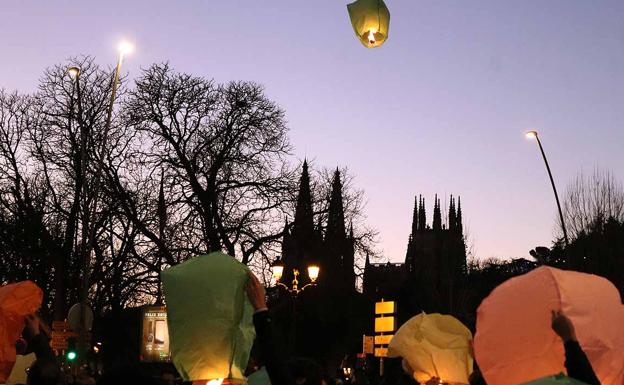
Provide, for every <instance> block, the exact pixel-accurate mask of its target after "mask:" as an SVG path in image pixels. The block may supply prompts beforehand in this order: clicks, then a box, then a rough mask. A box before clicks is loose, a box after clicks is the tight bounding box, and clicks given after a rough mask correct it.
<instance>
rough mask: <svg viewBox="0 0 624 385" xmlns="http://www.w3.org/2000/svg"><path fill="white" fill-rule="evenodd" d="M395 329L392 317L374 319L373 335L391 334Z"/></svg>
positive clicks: (394, 321)
mask: <svg viewBox="0 0 624 385" xmlns="http://www.w3.org/2000/svg"><path fill="white" fill-rule="evenodd" d="M395 328H396V320H395V318H394V317H393V316H390V317H377V318H375V333H392V332H394V329H395Z"/></svg>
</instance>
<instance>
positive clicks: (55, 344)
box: [50, 321, 78, 350]
mask: <svg viewBox="0 0 624 385" xmlns="http://www.w3.org/2000/svg"><path fill="white" fill-rule="evenodd" d="M50 337H51V339H50V348H52V349H53V350H67V348H68V346H69V344H68V343H67V339H68V338H75V337H78V333H75V332H72V331H71V327H70V325H69V322H67V321H53V322H52V335H51V336H50Z"/></svg>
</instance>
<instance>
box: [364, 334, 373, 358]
mask: <svg viewBox="0 0 624 385" xmlns="http://www.w3.org/2000/svg"><path fill="white" fill-rule="evenodd" d="M362 352H363V353H364V354H373V353H374V352H375V339H374V337H373V336H363V337H362Z"/></svg>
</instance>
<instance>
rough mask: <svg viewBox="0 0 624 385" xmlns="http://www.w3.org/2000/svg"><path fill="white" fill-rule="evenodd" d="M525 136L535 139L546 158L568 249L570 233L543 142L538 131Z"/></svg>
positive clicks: (532, 131) (529, 132)
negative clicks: (567, 229)
mask: <svg viewBox="0 0 624 385" xmlns="http://www.w3.org/2000/svg"><path fill="white" fill-rule="evenodd" d="M525 135H526V137H527V139H535V140H536V141H537V145H538V146H539V149H540V152H541V153H542V158H544V164H545V165H546V170H547V171H548V177H550V184H551V185H552V188H553V192H554V193H555V201H556V202H557V209H558V210H559V220H560V221H561V229H562V230H563V239H564V241H565V245H566V247H568V244H569V242H568V232H567V231H566V227H565V221H564V220H563V212H562V211H561V204H560V203H559V195H558V194H557V187H555V180H554V179H553V176H552V172H551V171H550V166H549V165H548V159H546V153H545V152H544V147H542V142H541V141H540V138H539V135H538V133H537V131H535V130H531V131H527V132H526V134H525Z"/></svg>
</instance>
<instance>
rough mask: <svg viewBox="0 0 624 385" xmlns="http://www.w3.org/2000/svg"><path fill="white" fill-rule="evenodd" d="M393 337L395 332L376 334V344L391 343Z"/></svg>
mask: <svg viewBox="0 0 624 385" xmlns="http://www.w3.org/2000/svg"><path fill="white" fill-rule="evenodd" d="M392 337H394V334H384V335H381V336H375V345H390V340H392Z"/></svg>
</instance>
